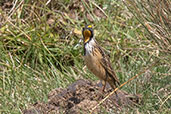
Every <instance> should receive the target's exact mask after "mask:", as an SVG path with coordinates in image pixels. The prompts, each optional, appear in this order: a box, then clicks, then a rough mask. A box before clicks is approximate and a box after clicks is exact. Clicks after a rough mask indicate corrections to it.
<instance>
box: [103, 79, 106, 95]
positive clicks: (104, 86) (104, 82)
mask: <svg viewBox="0 0 171 114" xmlns="http://www.w3.org/2000/svg"><path fill="white" fill-rule="evenodd" d="M102 85H103V87H102V93H103V92H105V88H106V81H104V80H102Z"/></svg>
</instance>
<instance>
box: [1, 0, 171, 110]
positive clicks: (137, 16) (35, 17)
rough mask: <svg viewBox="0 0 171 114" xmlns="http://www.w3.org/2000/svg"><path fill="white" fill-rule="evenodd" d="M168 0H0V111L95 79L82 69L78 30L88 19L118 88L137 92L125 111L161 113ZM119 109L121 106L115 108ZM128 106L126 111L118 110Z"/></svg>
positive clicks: (165, 95)
mask: <svg viewBox="0 0 171 114" xmlns="http://www.w3.org/2000/svg"><path fill="white" fill-rule="evenodd" d="M169 4H170V1H169V0H164V1H162V0H151V1H149V0H142V1H140V0H125V1H124V2H123V1H119V0H118V1H117V0H113V1H112V0H108V1H107V0H106V1H105V0H96V1H89V2H87V1H86V0H73V1H72V0H71V1H70V0H64V1H63V0H58V1H51V0H42V1H41V0H34V1H32V0H11V1H10V0H9V1H6V0H4V1H0V112H1V113H22V110H23V109H26V108H28V107H29V106H30V105H31V104H34V103H35V102H37V101H42V102H46V101H47V94H48V92H49V91H51V90H52V89H54V88H58V87H66V86H67V85H69V84H71V83H73V82H74V81H75V80H78V79H82V78H86V79H91V80H97V78H96V77H95V76H93V74H92V73H90V72H89V71H88V70H87V69H86V68H84V62H83V59H82V53H83V49H82V47H81V46H82V44H80V43H79V41H80V39H81V38H82V35H81V30H82V27H84V26H85V25H86V24H91V25H93V27H94V29H95V36H96V39H97V40H98V42H99V43H100V45H101V46H102V47H104V48H105V49H106V50H107V51H108V52H109V53H110V59H111V61H112V63H113V67H114V69H115V71H116V73H117V75H118V77H119V79H120V81H121V83H124V82H125V81H127V80H128V79H130V78H131V77H133V76H134V75H136V74H138V73H139V72H141V71H142V70H144V69H145V68H148V67H150V66H151V65H152V64H153V63H157V64H155V65H153V66H151V67H152V68H151V69H147V70H146V72H145V73H144V74H142V75H139V76H138V77H137V78H136V79H134V80H133V81H131V82H130V83H128V84H126V85H125V86H123V87H122V89H123V90H125V91H127V92H129V93H132V94H140V95H142V102H143V104H142V105H139V106H137V107H136V108H135V107H132V108H131V107H130V110H129V111H130V113H132V112H135V113H138V112H140V113H169V111H170V105H171V102H170V96H171V94H170V89H169V88H170V84H169V82H171V78H170V76H171V62H170V61H171V31H170V28H171V22H170V21H169V18H170V14H171V10H170V8H169ZM123 112H124V110H123ZM125 113H128V112H125Z"/></svg>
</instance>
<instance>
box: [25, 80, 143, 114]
mask: <svg viewBox="0 0 171 114" xmlns="http://www.w3.org/2000/svg"><path fill="white" fill-rule="evenodd" d="M110 92H112V89H111V88H110V86H109V85H107V86H106V88H105V92H102V84H101V83H100V82H92V81H90V80H83V79H81V80H78V81H76V82H75V83H73V84H71V85H70V86H68V88H56V89H54V90H52V91H51V92H50V93H49V94H48V102H47V103H41V102H36V103H35V104H33V105H32V106H31V107H30V108H29V109H26V110H23V113H24V114H42V113H43V114H51V113H55V114H58V113H59V114H61V113H62V114H63V113H64V114H71V113H72V114H80V113H82V114H85V113H90V112H91V111H92V108H93V107H94V106H96V105H97V104H98V102H99V101H101V100H102V99H104V98H105V96H107V95H108V94H109V93H110ZM140 102H141V97H140V96H139V95H132V94H128V93H127V92H125V91H122V90H118V91H117V94H115V93H114V94H113V95H111V96H110V97H109V98H108V99H106V100H105V101H104V102H103V103H102V104H101V105H100V106H98V107H97V108H96V109H95V110H94V111H93V114H94V113H99V114H100V113H104V112H111V111H113V112H115V113H119V112H120V111H122V109H123V107H127V108H129V107H133V106H136V105H137V104H140Z"/></svg>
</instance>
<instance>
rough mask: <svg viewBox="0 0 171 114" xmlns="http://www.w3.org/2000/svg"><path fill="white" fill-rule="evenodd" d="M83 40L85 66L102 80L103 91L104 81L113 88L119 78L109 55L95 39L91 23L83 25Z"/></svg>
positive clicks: (117, 83)
mask: <svg viewBox="0 0 171 114" xmlns="http://www.w3.org/2000/svg"><path fill="white" fill-rule="evenodd" d="M82 35H83V42H84V46H83V47H84V61H85V64H86V66H87V68H88V69H89V70H90V71H91V72H92V73H93V74H94V75H95V76H97V77H98V78H99V79H100V80H102V84H103V88H102V91H104V89H105V86H106V82H108V83H109V84H110V86H111V87H112V88H113V89H115V88H116V87H117V86H118V85H119V80H118V78H117V77H116V74H115V72H114V70H113V69H112V66H111V63H110V60H109V56H108V55H107V54H105V52H104V50H103V49H102V48H101V47H100V46H99V45H98V43H97V41H96V40H95V37H94V33H93V28H92V26H91V25H89V26H85V27H84V28H83V30H82Z"/></svg>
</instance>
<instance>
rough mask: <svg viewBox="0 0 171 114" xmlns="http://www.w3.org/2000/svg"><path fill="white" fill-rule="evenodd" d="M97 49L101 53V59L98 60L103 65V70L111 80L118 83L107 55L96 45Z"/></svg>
mask: <svg viewBox="0 0 171 114" xmlns="http://www.w3.org/2000/svg"><path fill="white" fill-rule="evenodd" d="M97 49H98V50H99V52H100V53H101V54H102V59H101V62H100V63H101V65H102V66H103V67H104V69H105V71H106V72H107V74H108V75H109V77H110V78H111V79H112V80H113V82H114V83H115V84H117V85H119V84H120V83H119V80H118V78H117V76H116V74H115V72H114V70H113V69H112V66H111V63H110V59H109V56H108V55H106V54H105V52H104V50H103V49H102V48H101V47H100V46H99V45H97Z"/></svg>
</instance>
